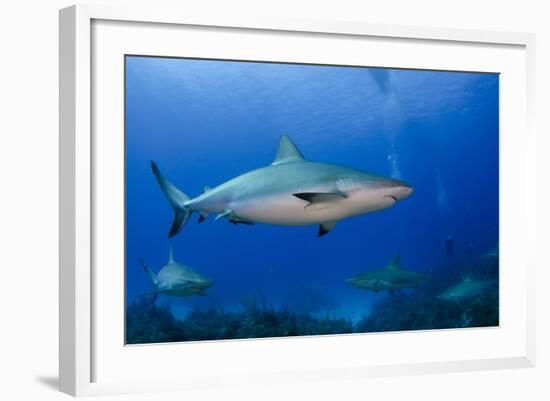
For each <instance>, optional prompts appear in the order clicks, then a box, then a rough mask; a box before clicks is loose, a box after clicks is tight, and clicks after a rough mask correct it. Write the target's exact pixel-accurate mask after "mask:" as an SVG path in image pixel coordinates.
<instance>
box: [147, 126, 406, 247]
mask: <svg viewBox="0 0 550 401" xmlns="http://www.w3.org/2000/svg"><path fill="white" fill-rule="evenodd" d="M151 167H152V169H153V173H154V175H155V177H156V179H157V181H158V183H159V185H160V187H161V188H162V191H163V192H164V194H165V195H166V198H167V199H168V202H169V203H170V205H171V206H172V208H173V209H174V212H175V218H174V221H173V223H172V227H171V228H170V232H169V237H173V236H174V235H176V234H177V233H178V232H179V231H180V230H181V228H182V227H183V226H184V225H185V224H186V223H187V221H188V220H189V217H190V215H191V214H192V213H193V212H197V213H199V215H200V216H199V223H201V222H203V221H204V220H205V219H206V217H207V216H208V214H210V213H215V214H216V220H219V219H221V218H226V219H228V220H229V222H231V223H234V224H253V223H263V224H274V225H282V226H301V225H310V224H319V232H318V235H319V236H323V235H325V234H326V233H328V232H329V231H330V230H332V229H333V228H334V226H335V225H336V223H337V222H338V221H340V220H342V219H345V218H347V217H351V216H357V215H361V214H365V213H369V212H374V211H377V210H382V209H385V208H388V207H390V206H393V205H395V203H397V201H399V200H402V199H405V198H407V197H408V196H410V195H411V193H412V192H413V189H412V187H411V186H409V185H407V184H405V183H404V182H402V181H399V180H395V179H392V178H386V177H381V176H377V175H373V174H370V173H367V172H364V171H360V170H355V169H352V168H348V167H343V166H338V165H335V164H328V163H320V162H312V161H307V160H305V159H304V157H303V156H302V153H300V151H299V150H298V148H297V147H296V145H294V143H293V142H292V140H291V139H290V138H289V137H288V136H286V135H282V136H281V139H280V142H279V150H278V152H277V157H276V158H275V160H274V161H273V163H272V164H271V165H270V166H267V167H263V168H259V169H256V170H253V171H250V172H248V173H245V174H243V175H240V176H238V177H236V178H233V179H231V180H229V181H227V182H224V183H223V184H221V185H219V186H217V187H215V188H205V190H204V192H203V193H202V194H201V195H199V196H197V197H196V198H193V199H191V198H190V197H189V196H187V195H186V194H184V193H183V192H181V191H180V190H178V189H177V188H176V187H175V186H174V185H173V184H172V183H170V182H169V181H168V180H167V179H166V178H164V176H163V175H162V174H161V173H160V170H159V169H158V167H157V165H156V164H155V163H154V162H151Z"/></svg>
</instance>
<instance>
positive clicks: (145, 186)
mask: <svg viewBox="0 0 550 401" xmlns="http://www.w3.org/2000/svg"><path fill="white" fill-rule="evenodd" d="M125 106H126V267H125V268H126V297H127V304H128V305H131V304H132V303H135V302H136V300H139V299H140V298H139V297H138V296H139V295H140V294H143V293H146V292H149V291H151V290H152V285H151V282H150V281H149V279H148V277H147V275H146V274H145V273H144V271H143V269H142V268H141V265H140V263H139V260H140V258H141V259H143V260H144V261H145V263H147V265H148V266H150V267H151V268H152V269H153V270H154V271H155V272H158V270H159V269H160V268H161V267H162V266H164V265H165V264H166V263H167V261H168V253H169V247H170V245H172V247H173V250H174V257H175V259H176V260H177V261H179V262H181V263H184V264H187V265H189V266H192V267H193V268H195V269H196V270H197V271H199V272H200V273H201V274H204V275H205V276H206V277H208V278H210V279H211V280H212V281H213V282H214V286H213V287H212V288H210V289H208V291H207V292H208V294H209V295H208V296H194V297H183V298H178V297H168V296H162V295H161V296H159V297H158V299H156V300H155V304H156V305H161V306H163V307H164V308H165V309H166V310H168V311H169V312H170V313H171V314H172V315H173V317H174V318H175V319H178V320H184V319H185V318H186V316H188V314H189V313H191V311H196V310H209V309H212V310H218V311H219V310H223V311H239V310H240V309H242V306H243V301H244V300H246V299H249V297H258V296H259V297H261V299H263V300H267V302H268V303H269V305H270V307H272V308H274V309H275V310H283V309H284V310H287V311H290V312H297V313H307V314H311V315H312V316H331V317H335V318H344V319H347V320H349V321H351V322H355V323H356V322H359V321H360V320H361V319H362V318H365V317H366V316H369V314H371V313H373V312H372V308H373V305H375V304H376V303H379V302H381V301H383V300H384V299H386V298H390V299H395V301H391V302H398V301H399V300H400V299H401V298H399V297H401V296H402V295H399V294H388V293H387V292H378V293H375V292H369V291H364V290H358V289H356V288H352V287H351V286H349V285H348V284H346V282H345V279H346V278H348V277H350V276H353V275H356V274H358V273H360V272H366V271H369V270H372V269H378V268H382V267H384V266H386V265H387V264H388V262H389V261H390V259H391V258H392V257H393V256H394V255H395V254H396V253H397V252H399V253H400V254H401V265H402V267H403V268H406V269H409V270H414V271H419V272H425V273H431V274H433V276H434V277H435V276H438V277H442V280H444V281H445V280H447V281H446V282H447V283H448V284H449V285H451V284H452V283H453V280H455V281H458V280H460V279H461V278H463V277H465V276H466V275H469V276H474V277H475V276H476V275H481V274H482V273H483V272H480V271H477V270H476V269H483V268H484V267H483V263H482V262H483V260H484V259H483V255H484V254H485V253H486V252H487V251H489V250H491V249H493V248H495V246H496V245H497V244H498V216H499V208H498V206H499V205H498V200H499V169H498V167H499V160H498V146H499V142H498V136H499V125H498V124H499V109H498V107H499V77H498V75H497V74H487V73H463V72H441V71H418V70H402V69H382V68H365V67H344V66H318V65H296V64H276V63H257V62H236V61H219V60H197V59H176V58H156V57H140V56H127V57H126V105H125ZM281 134H287V135H288V136H290V137H291V138H292V140H293V141H294V142H295V144H296V145H297V147H298V148H299V149H300V151H301V152H302V153H303V155H304V156H305V158H306V159H308V160H317V161H323V162H328V163H336V164H341V165H345V166H348V167H353V168H357V169H361V170H366V171H369V172H372V173H375V174H378V175H384V176H388V177H394V178H399V179H402V180H404V181H405V182H407V183H409V184H411V185H412V186H413V187H414V193H413V194H412V196H411V197H409V198H408V199H406V200H403V201H402V202H399V203H398V204H396V205H395V206H393V207H391V208H389V209H386V210H382V211H378V212H374V213H370V214H366V215H363V216H359V217H354V218H349V219H347V220H344V221H341V222H339V223H338V224H337V226H336V227H335V228H334V230H333V231H331V232H330V233H329V234H328V235H326V236H324V237H322V238H318V237H317V227H314V226H304V227H279V226H270V225H262V224H256V225H253V226H246V225H233V224H229V223H228V222H227V221H226V220H224V219H222V220H220V221H214V219H213V217H212V216H211V217H210V218H209V219H208V220H207V221H205V222H204V223H202V224H197V222H196V218H197V216H196V215H193V217H192V220H191V221H190V222H189V223H188V224H187V225H186V226H185V227H184V229H183V230H182V231H181V232H180V233H179V234H178V235H177V236H175V237H174V238H173V239H171V240H169V239H168V231H169V229H170V225H171V223H172V219H173V211H172V209H171V208H170V206H169V204H168V202H167V201H166V198H165V197H164V195H163V193H162V191H161V190H160V188H159V186H158V184H157V182H156V181H155V178H154V176H153V174H152V172H151V167H150V160H154V161H155V162H156V163H157V164H158V166H159V168H160V169H161V170H162V172H163V174H164V175H165V176H166V177H167V178H169V179H170V180H171V181H172V182H173V183H174V184H175V185H176V186H177V187H178V188H179V189H181V190H182V191H184V192H185V193H187V194H188V195H190V196H191V197H194V196H197V195H199V194H200V193H201V192H202V191H203V187H204V186H210V187H215V186H216V185H219V184H221V183H223V182H224V181H227V180H229V179H231V178H233V177H235V176H238V175H240V174H243V173H245V172H247V171H250V170H253V169H256V168H259V167H262V166H266V165H269V164H270V163H271V162H272V161H273V159H274V157H275V154H276V152H277V146H278V141H279V137H280V136H281ZM448 237H452V242H453V247H454V252H453V255H447V254H446V239H447V238H448ZM415 291H419V290H418V289H411V290H405V291H404V292H405V294H406V295H407V296H409V297H414V296H415ZM392 297H393V298H392ZM493 306H494V307H496V308H497V309H498V305H496V306H495V305H493ZM453 307H454V306H453ZM426 313H429V312H426ZM407 328H408V327H403V329H407ZM411 328H414V327H411ZM153 340H154V339H151V341H152V342H153Z"/></svg>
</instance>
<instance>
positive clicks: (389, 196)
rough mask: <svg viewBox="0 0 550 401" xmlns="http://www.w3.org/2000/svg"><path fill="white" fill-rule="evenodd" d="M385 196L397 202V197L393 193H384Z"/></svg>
mask: <svg viewBox="0 0 550 401" xmlns="http://www.w3.org/2000/svg"><path fill="white" fill-rule="evenodd" d="M386 198H392V199H393V200H394V201H396V202H397V198H396V197H395V196H393V195H386Z"/></svg>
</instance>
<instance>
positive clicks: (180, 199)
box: [151, 161, 192, 238]
mask: <svg viewBox="0 0 550 401" xmlns="http://www.w3.org/2000/svg"><path fill="white" fill-rule="evenodd" d="M151 169H152V170H153V174H154V175H155V178H156V179H157V182H158V183H159V186H160V188H161V189H162V192H164V196H166V199H167V200H168V203H170V206H172V209H174V214H175V215H174V221H173V222H172V227H170V232H169V234H168V237H169V238H172V237H173V236H174V235H176V234H177V233H178V232H179V231H180V230H181V229H182V228H183V226H185V223H187V221H188V220H189V217H190V216H191V213H192V211H191V210H189V208H188V207H186V206H185V202H187V201H188V200H189V199H190V198H189V196H187V195H186V194H185V193H183V192H181V191H180V190H179V189H178V188H176V186H175V185H174V184H172V183H171V182H170V181H168V180H167V179H166V178H164V176H163V175H162V174H161V172H160V170H159V169H158V167H157V165H156V164H155V162H154V161H151Z"/></svg>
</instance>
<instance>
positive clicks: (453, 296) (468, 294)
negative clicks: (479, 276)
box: [437, 277, 496, 301]
mask: <svg viewBox="0 0 550 401" xmlns="http://www.w3.org/2000/svg"><path fill="white" fill-rule="evenodd" d="M495 284H496V280H495V279H489V280H475V279H472V278H470V277H467V278H465V279H463V280H462V281H461V282H460V283H458V284H456V285H453V286H452V287H450V288H448V289H446V290H445V291H443V292H442V293H441V294H439V295H438V297H437V298H439V299H441V300H444V301H462V300H464V299H468V298H473V297H475V296H477V295H479V294H481V293H482V292H484V291H485V290H487V289H488V288H489V287H491V286H493V285H495Z"/></svg>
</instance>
